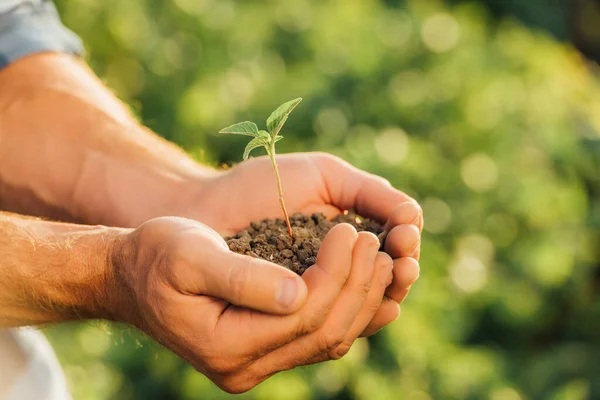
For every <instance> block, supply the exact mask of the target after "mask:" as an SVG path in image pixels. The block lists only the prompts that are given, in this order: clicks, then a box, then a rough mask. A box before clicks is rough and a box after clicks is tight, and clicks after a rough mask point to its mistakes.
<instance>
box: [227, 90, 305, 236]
mask: <svg viewBox="0 0 600 400" xmlns="http://www.w3.org/2000/svg"><path fill="white" fill-rule="evenodd" d="M301 101H302V98H297V99H294V100H291V101H288V102H287V103H284V104H282V105H280V106H279V107H278V108H277V110H275V111H273V113H272V114H271V115H270V116H269V118H267V129H268V131H263V130H260V131H259V130H258V127H257V126H256V124H255V123H254V122H250V121H244V122H239V123H237V124H234V125H231V126H228V127H227V128H223V129H221V130H220V131H219V133H229V134H233V135H246V136H251V137H252V138H253V139H252V140H251V141H250V142H249V143H248V144H247V145H246V149H245V150H244V157H243V158H244V161H246V160H247V159H248V156H249V155H250V152H251V151H252V150H254V149H256V148H258V147H264V148H265V150H267V155H268V156H269V159H270V160H271V164H273V170H274V171H275V178H276V179H277V190H278V192H279V204H281V209H282V211H283V216H284V217H285V222H286V224H287V229H288V233H289V235H290V237H292V226H291V225H290V218H289V216H288V213H287V210H286V208H285V202H284V201H283V187H282V185H281V177H280V176H279V169H278V168H277V162H276V161H275V143H277V142H278V141H280V140H281V139H283V136H281V135H279V132H280V131H281V127H283V124H285V121H286V120H287V119H288V116H289V115H290V113H291V112H292V111H293V110H294V108H296V106H297V105H298V104H299V103H300V102H301Z"/></svg>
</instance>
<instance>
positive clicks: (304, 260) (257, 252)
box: [226, 211, 385, 275]
mask: <svg viewBox="0 0 600 400" xmlns="http://www.w3.org/2000/svg"><path fill="white" fill-rule="evenodd" d="M344 222H345V223H349V224H350V225H352V226H354V227H355V228H356V230H357V231H369V232H373V233H374V234H375V235H377V236H378V237H379V241H380V242H381V246H382V247H383V243H384V241H385V234H384V232H383V227H382V226H381V225H380V224H379V223H378V222H376V221H373V220H370V219H366V218H361V217H360V216H358V215H357V214H355V213H354V212H352V211H349V212H346V213H344V214H342V215H338V216H337V217H335V218H334V219H333V220H331V221H329V220H327V218H325V216H324V215H323V214H320V213H319V214H313V215H306V214H301V213H296V214H293V215H291V216H290V224H291V225H292V231H293V234H294V237H293V238H290V235H289V234H288V231H287V226H286V223H285V221H284V220H283V219H280V218H277V219H265V220H263V221H260V222H258V221H255V222H252V223H250V226H249V227H248V228H247V229H245V230H243V231H241V232H239V233H238V234H237V235H235V236H233V237H230V238H226V241H227V244H228V245H229V249H230V250H231V251H234V252H236V253H240V254H245V255H249V256H252V257H258V258H263V259H265V260H268V261H271V262H274V263H276V264H279V265H281V266H283V267H286V268H288V269H290V270H292V271H294V272H295V273H297V274H298V275H302V274H303V273H304V271H306V269H307V268H308V267H310V266H311V265H313V264H314V263H315V261H316V259H317V253H318V252H319V247H321V242H322V241H323V239H324V238H325V235H326V234H327V232H329V230H330V229H331V228H333V227H334V226H335V225H337V224H339V223H344Z"/></svg>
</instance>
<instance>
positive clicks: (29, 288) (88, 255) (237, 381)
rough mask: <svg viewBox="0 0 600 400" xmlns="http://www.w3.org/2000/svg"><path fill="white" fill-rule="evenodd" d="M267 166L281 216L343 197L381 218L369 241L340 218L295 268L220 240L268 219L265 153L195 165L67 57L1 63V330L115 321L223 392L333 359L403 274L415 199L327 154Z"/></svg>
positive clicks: (394, 313) (411, 272)
mask: <svg viewBox="0 0 600 400" xmlns="http://www.w3.org/2000/svg"><path fill="white" fill-rule="evenodd" d="M277 162H278V164H279V168H280V173H281V177H282V181H283V185H284V190H285V196H286V203H287V206H288V210H289V211H290V212H291V213H293V212H306V213H311V212H323V213H325V214H326V215H327V216H333V215H335V214H337V213H339V212H340V211H341V210H345V209H348V208H355V209H357V210H358V212H359V213H361V214H363V215H365V216H368V217H371V218H374V219H377V220H379V221H380V222H381V223H383V224H385V227H386V229H387V230H388V231H389V234H388V239H387V241H386V248H385V251H386V253H382V252H378V242H377V239H376V237H375V236H374V235H372V234H369V233H357V232H356V231H355V230H354V228H353V227H351V226H350V225H346V224H341V225H338V226H336V227H335V228H334V229H333V230H332V231H331V232H330V233H329V234H328V235H327V237H326V239H325V241H324V242H323V245H322V247H321V249H320V251H319V254H318V257H317V262H316V264H315V265H314V266H312V267H311V268H309V269H308V270H307V271H306V273H305V274H304V275H303V276H302V277H298V276H296V275H295V274H293V273H292V272H290V271H288V270H286V269H285V268H282V267H279V266H277V265H275V264H272V263H269V262H267V261H264V260H258V259H254V258H250V257H246V256H242V255H238V254H234V253H231V252H230V251H229V250H228V249H227V246H226V244H225V242H224V240H223V239H222V237H221V235H224V234H230V233H233V232H236V231H238V230H240V229H242V228H244V227H246V226H247V225H248V224H249V222H250V221H253V220H260V219H263V218H266V217H279V216H280V213H281V209H280V207H279V202H278V196H277V188H276V185H275V181H274V179H273V170H272V167H271V165H270V161H269V160H268V159H267V158H266V157H259V158H256V159H252V160H250V161H248V162H245V163H242V164H240V165H238V166H236V167H234V168H232V169H229V170H227V171H215V170H212V169H210V168H207V167H205V166H202V165H199V164H197V163H196V162H194V161H193V160H192V159H190V158H189V157H188V156H187V155H186V154H185V153H184V152H183V151H182V150H180V149H179V148H177V147H175V146H174V145H172V144H170V143H168V142H166V141H164V140H162V139H160V138H159V137H157V136H156V135H154V134H152V133H151V132H150V131H149V130H148V129H146V128H144V127H142V126H141V125H140V124H139V123H137V122H136V121H135V120H134V119H133V118H132V117H131V116H130V114H129V113H128V111H127V110H126V108H125V107H124V106H123V105H122V104H121V103H120V102H119V101H118V100H117V99H116V98H115V97H114V96H113V95H112V94H111V93H110V91H109V90H108V89H107V88H106V87H104V86H103V85H102V83H101V82H100V81H99V80H98V79H97V78H96V77H95V76H94V75H93V73H92V72H91V71H90V70H89V69H88V68H87V66H86V65H85V64H84V63H83V62H81V61H80V60H77V59H74V58H72V57H69V56H66V55H60V54H51V53H46V54H38V55H34V56H31V57H27V58H25V59H22V60H20V61H18V62H16V63H14V64H12V65H11V66H9V67H7V68H5V69H4V70H2V71H0V207H1V208H2V209H3V210H5V211H7V212H4V213H0V242H1V243H0V327H11V326H23V325H35V324H41V323H50V322H60V321H65V320H75V319H85V318H104V319H107V320H113V321H119V322H125V323H128V324H131V325H133V326H136V327H137V328H139V329H141V330H142V331H144V332H146V333H147V334H148V335H150V336H151V337H153V338H154V339H155V340H157V341H158V342H160V343H161V344H163V345H164V346H166V347H168V348H169V349H171V350H172V351H174V352H176V353H177V354H178V355H180V356H181V357H182V358H184V359H185V360H187V361H188V362H189V363H190V364H192V365H193V366H194V367H195V368H196V369H198V370H199V371H200V372H202V373H203V374H205V375H206V376H208V377H209V378H210V379H211V380H212V381H213V382H215V383H216V384H217V385H219V387H221V388H222V389H223V390H226V391H228V392H231V393H240V392H244V391H246V390H249V389H250V388H252V387H254V386H255V385H257V384H258V383H260V382H262V381H263V380H265V379H267V378H268V377H269V376H271V375H273V374H275V373H277V372H279V371H283V370H286V369H290V368H294V367H296V366H300V365H307V364H311V363H315V362H321V361H325V360H331V359H338V358H340V357H342V356H343V355H344V354H346V353H347V352H348V350H349V349H350V347H351V346H352V343H353V342H354V341H355V340H356V339H357V338H358V337H359V336H367V335H371V334H373V333H375V332H377V331H378V330H379V329H381V328H382V327H384V326H385V325H386V324H388V323H390V322H392V321H394V320H395V319H397V318H398V316H399V313H400V308H399V303H400V302H402V300H403V299H404V297H405V296H406V295H407V293H408V291H409V289H410V286H411V285H412V284H413V283H414V281H415V280H416V279H417V278H418V275H419V265H418V262H417V260H418V258H419V246H420V233H421V229H422V224H423V218H422V211H421V208H420V207H419V205H418V204H417V203H416V202H415V201H414V200H412V199H411V198H410V197H408V196H407V195H406V194H404V193H402V192H400V191H398V190H396V189H394V188H393V187H392V186H391V185H390V184H389V183H388V182H387V181H385V180H384V179H382V178H380V177H377V176H374V175H371V174H368V173H366V172H364V171H360V170H358V169H356V168H354V167H352V166H351V165H349V164H348V163H346V162H344V161H342V160H340V159H338V158H335V157H333V156H331V155H328V154H324V153H304V154H291V155H284V156H279V157H278V158H277ZM248 193H252V194H253V195H252V196H248ZM8 212H14V213H19V214H28V215H32V216H39V217H45V218H50V219H55V220H60V221H67V222H72V223H65V222H62V223H59V222H50V221H46V220H38V219H33V218H28V217H24V216H23V215H18V214H10V213H8ZM165 216H169V217H165ZM98 224H101V225H98Z"/></svg>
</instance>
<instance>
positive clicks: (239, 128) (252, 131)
mask: <svg viewBox="0 0 600 400" xmlns="http://www.w3.org/2000/svg"><path fill="white" fill-rule="evenodd" d="M219 133H232V134H234V135H246V136H252V137H258V127H257V126H256V124H255V123H254V122H250V121H244V122H238V123H237V124H233V125H231V126H228V127H227V128H223V129H221V130H220V131H219Z"/></svg>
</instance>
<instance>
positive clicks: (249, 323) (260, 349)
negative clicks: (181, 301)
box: [215, 224, 358, 359]
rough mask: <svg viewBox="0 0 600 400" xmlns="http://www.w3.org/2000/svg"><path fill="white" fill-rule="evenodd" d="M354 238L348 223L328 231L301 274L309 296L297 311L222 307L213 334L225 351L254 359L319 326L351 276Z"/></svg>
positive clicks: (352, 230)
mask: <svg viewBox="0 0 600 400" xmlns="http://www.w3.org/2000/svg"><path fill="white" fill-rule="evenodd" d="M357 237H358V234H357V232H356V230H355V229H354V228H353V227H352V226H351V225H349V224H338V225H336V226H335V227H333V228H332V229H331V230H330V231H329V232H328V233H327V236H326V237H325V239H324V240H323V243H322V244H321V248H320V249H319V253H318V255H317V260H316V264H315V265H313V266H312V267H310V268H308V269H307V270H306V272H305V273H304V274H303V275H302V278H301V279H302V280H303V281H304V282H305V284H306V287H307V288H308V299H307V301H306V303H305V304H304V306H303V307H302V309H300V310H299V311H298V312H297V313H295V314H292V315H289V316H285V317H281V316H274V315H267V314H257V313H255V312H253V311H251V310H247V309H239V308H233V309H231V308H230V309H227V310H225V311H224V312H223V314H222V315H221V316H220V318H219V320H218V322H217V324H216V327H215V332H216V333H215V334H216V335H218V336H220V338H221V342H223V343H226V345H225V347H226V348H227V349H228V351H231V352H234V353H238V354H246V355H247V356H248V357H252V358H254V359H256V358H259V357H260V356H262V355H263V354H265V353H267V352H270V351H272V350H273V349H276V348H278V347H281V346H282V345H284V344H286V343H289V342H290V341H292V340H294V339H296V338H297V337H298V336H302V335H306V334H307V333H309V332H314V331H315V330H317V329H319V328H320V327H321V326H322V325H323V323H324V322H325V320H326V318H327V315H328V314H329V312H330V311H331V309H332V307H333V306H334V304H335V302H336V300H337V298H338V296H339V295H340V292H341V291H342V289H343V288H344V285H345V284H346V281H347V279H348V277H349V275H350V271H351V266H352V251H353V248H354V245H355V242H356V241H357ZM232 331H233V332H235V333H234V334H233V335H232Z"/></svg>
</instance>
